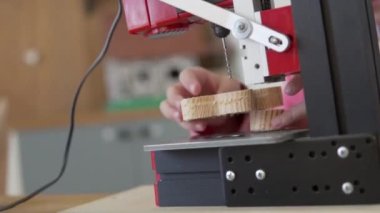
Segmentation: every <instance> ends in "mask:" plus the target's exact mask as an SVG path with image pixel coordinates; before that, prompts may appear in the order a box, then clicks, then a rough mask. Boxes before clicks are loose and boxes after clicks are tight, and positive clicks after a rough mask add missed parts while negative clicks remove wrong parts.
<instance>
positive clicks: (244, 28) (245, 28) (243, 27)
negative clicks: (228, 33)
mask: <svg viewBox="0 0 380 213" xmlns="http://www.w3.org/2000/svg"><path fill="white" fill-rule="evenodd" d="M237 28H238V30H239V31H240V32H245V31H246V30H247V26H246V24H245V23H243V22H239V23H238V27H237Z"/></svg>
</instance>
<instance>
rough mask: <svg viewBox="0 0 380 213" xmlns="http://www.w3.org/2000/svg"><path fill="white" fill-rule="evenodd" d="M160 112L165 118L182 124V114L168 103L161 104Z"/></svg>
mask: <svg viewBox="0 0 380 213" xmlns="http://www.w3.org/2000/svg"><path fill="white" fill-rule="evenodd" d="M160 110H161V113H162V115H163V116H164V117H165V118H167V119H169V120H173V121H176V122H182V119H181V114H180V112H179V111H178V109H176V108H175V107H173V106H172V105H170V104H169V102H168V101H163V102H161V104H160Z"/></svg>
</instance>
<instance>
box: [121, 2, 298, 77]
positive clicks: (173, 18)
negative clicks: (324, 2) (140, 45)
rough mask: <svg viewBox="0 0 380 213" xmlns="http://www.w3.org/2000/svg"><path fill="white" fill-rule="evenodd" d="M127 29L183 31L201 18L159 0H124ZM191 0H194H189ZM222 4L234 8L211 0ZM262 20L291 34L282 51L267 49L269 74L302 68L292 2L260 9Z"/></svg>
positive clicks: (144, 32)
mask: <svg viewBox="0 0 380 213" xmlns="http://www.w3.org/2000/svg"><path fill="white" fill-rule="evenodd" d="M123 1H124V11H125V18H126V21H127V25H128V31H129V32H130V33H131V34H141V35H144V36H157V35H161V34H165V33H170V32H175V31H181V30H183V29H186V28H188V27H189V26H190V25H191V24H193V23H199V22H201V20H200V19H198V18H197V17H194V16H193V15H191V14H189V13H186V12H183V11H180V10H178V9H176V8H174V7H172V6H170V5H167V4H165V3H163V2H161V1H160V0H123ZM189 1H191V0H189ZM208 1H210V2H213V3H215V4H217V5H218V6H220V7H223V8H233V0H208ZM260 13H261V20H262V24H263V25H265V26H268V27H269V28H272V29H274V30H276V31H278V32H281V33H284V34H286V35H288V36H289V37H290V38H291V41H292V43H291V47H290V48H289V49H288V50H287V51H286V52H283V53H278V52H275V51H273V50H269V49H268V50H267V51H266V54H267V55H266V56H267V59H268V60H267V61H268V69H269V75H270V76H278V75H282V74H291V73H295V72H299V71H300V65H299V57H298V48H297V42H296V39H295V38H296V37H295V30H294V23H293V15H292V9H291V7H290V6H288V7H282V8H277V9H271V10H264V11H261V12H260Z"/></svg>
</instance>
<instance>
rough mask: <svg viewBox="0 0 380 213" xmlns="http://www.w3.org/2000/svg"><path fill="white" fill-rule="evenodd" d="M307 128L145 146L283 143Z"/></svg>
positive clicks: (152, 148) (151, 148) (180, 147)
mask: <svg viewBox="0 0 380 213" xmlns="http://www.w3.org/2000/svg"><path fill="white" fill-rule="evenodd" d="M306 134H307V130H287V131H275V132H263V133H252V134H249V135H221V136H212V137H204V138H198V139H192V140H187V141H184V142H174V143H167V144H158V145H147V146H144V151H147V152H151V151H164V150H184V149H203V148H219V147H231V146H234V147H235V146H248V145H264V144H276V143H283V142H286V141H289V140H293V139H295V138H298V137H303V136H306Z"/></svg>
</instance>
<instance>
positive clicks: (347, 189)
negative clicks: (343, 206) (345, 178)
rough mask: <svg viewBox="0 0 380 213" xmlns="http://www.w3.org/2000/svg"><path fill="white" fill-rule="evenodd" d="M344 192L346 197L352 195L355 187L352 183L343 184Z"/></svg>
mask: <svg viewBox="0 0 380 213" xmlns="http://www.w3.org/2000/svg"><path fill="white" fill-rule="evenodd" d="M342 191H343V193H344V194H346V195H350V194H352V193H353V192H354V185H353V184H352V183H350V182H345V183H343V184H342Z"/></svg>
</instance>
